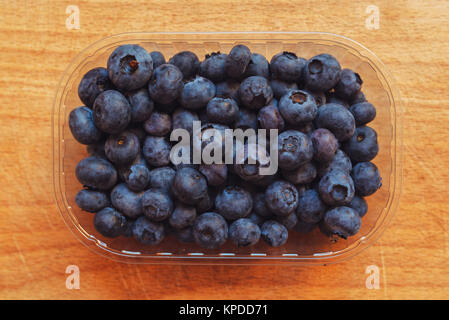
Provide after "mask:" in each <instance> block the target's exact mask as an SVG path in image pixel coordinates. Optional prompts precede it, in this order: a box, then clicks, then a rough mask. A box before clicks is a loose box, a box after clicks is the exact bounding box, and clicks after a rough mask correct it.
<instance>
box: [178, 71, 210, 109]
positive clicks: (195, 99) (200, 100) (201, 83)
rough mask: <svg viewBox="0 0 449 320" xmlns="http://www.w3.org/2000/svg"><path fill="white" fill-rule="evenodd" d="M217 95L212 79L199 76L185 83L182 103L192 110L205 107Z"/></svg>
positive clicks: (181, 97)
mask: <svg viewBox="0 0 449 320" xmlns="http://www.w3.org/2000/svg"><path fill="white" fill-rule="evenodd" d="M214 96H215V85H214V84H213V82H212V81H210V80H208V79H206V78H203V77H201V76H197V77H195V78H194V79H192V80H191V81H189V82H187V83H186V84H185V85H184V89H183V91H182V93H181V96H180V102H181V105H182V106H183V107H184V108H186V109H190V110H197V109H201V108H203V107H205V106H206V105H207V103H208V102H209V101H210V100H211V99H212V98H213V97H214Z"/></svg>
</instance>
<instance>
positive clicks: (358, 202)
mask: <svg viewBox="0 0 449 320" xmlns="http://www.w3.org/2000/svg"><path fill="white" fill-rule="evenodd" d="M348 207H350V208H352V209H354V210H355V211H357V213H358V214H359V216H360V217H363V216H364V215H365V214H366V213H367V212H368V204H367V203H366V200H365V199H364V198H363V197H360V196H354V198H353V199H352V201H351V202H350V203H349V204H348Z"/></svg>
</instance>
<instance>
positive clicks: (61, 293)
mask: <svg viewBox="0 0 449 320" xmlns="http://www.w3.org/2000/svg"><path fill="white" fill-rule="evenodd" d="M296 3H297V4H295V1H292V0H289V1H286V0H281V1H276V2H274V1H246V0H226V1H225V0H220V1H212V0H190V1H171V0H164V1H140V2H139V1H137V0H132V1H118V0H111V1H102V0H96V1H87V0H84V1H83V0H80V1H50V0H41V1H37V0H33V1H31V0H30V1H2V2H1V4H0V70H1V77H0V100H1V101H2V107H1V108H0V134H1V143H0V168H1V170H2V173H1V185H0V298H2V299H30V298H31V299H96V298H100V299H181V298H186V299H206V298H211V299H222V298H224V299H247V298H248V299H259V298H260V299H279V298H282V299H401V298H405V299H414V298H424V299H430V298H439V299H445V298H449V259H448V258H449V236H448V232H449V217H448V210H449V209H448V205H447V202H446V201H448V196H447V194H448V190H449V173H448V169H449V152H448V150H449V148H448V140H449V130H448V129H447V128H448V122H449V107H448V104H449V97H448V94H447V93H448V90H447V85H448V83H449V60H448V54H449V50H448V49H449V25H448V23H447V21H448V19H449V2H447V1H417V0H409V1H379V0H378V1H321V0H320V1H308V2H307V3H305V2H304V1H296ZM69 5H77V6H78V8H79V10H80V29H72V30H69V29H68V28H67V27H66V19H67V17H68V16H69V14H67V13H66V8H67V6H69ZM370 5H376V6H377V7H378V9H379V12H380V19H379V28H378V29H370V28H367V25H366V22H365V20H366V19H367V17H368V16H369V13H367V11H366V10H367V7H368V6H370ZM131 31H326V32H332V33H337V34H341V35H345V36H348V37H350V38H352V39H354V40H356V41H359V42H360V43H362V44H364V45H366V46H367V47H369V48H370V49H371V50H372V51H373V52H374V53H376V54H377V56H378V57H379V58H380V59H381V60H382V61H383V62H384V63H385V64H386V66H387V67H388V68H389V69H390V71H391V72H392V74H393V76H394V77H395V79H396V81H397V83H398V86H399V89H400V92H401V96H402V103H403V109H404V154H405V155H404V161H405V163H404V184H403V190H402V198H401V201H400V205H399V208H398V210H397V213H396V215H395V217H394V219H393V222H392V224H391V225H390V227H389V228H388V229H387V231H386V232H385V233H384V234H383V236H382V237H381V239H380V240H379V241H378V242H377V243H376V244H375V245H373V246H372V247H370V248H369V249H367V250H365V251H364V252H362V253H361V254H360V255H358V256H356V257H355V258H353V259H351V260H349V261H346V262H342V263H339V264H334V265H329V266H326V267H292V266H269V267H267V266H245V267H242V266H166V265H164V266H157V265H156V266H151V265H133V264H122V263H118V262H113V261H111V260H108V259H105V258H103V257H101V256H98V255H96V254H94V253H92V252H91V251H90V250H88V249H86V248H85V247H84V246H82V245H81V244H80V243H79V242H78V240H76V239H75V238H74V236H73V235H72V234H71V232H70V231H69V230H68V228H67V227H66V226H65V224H64V223H63V221H62V219H61V216H60V214H59V212H58V209H57V207H56V204H55V200H54V195H53V186H52V153H51V150H52V133H51V116H50V115H51V109H52V102H53V101H52V100H53V97H54V94H55V90H56V88H57V84H58V81H59V79H60V77H61V75H62V72H63V71H64V70H65V68H66V67H67V66H68V64H69V63H70V61H71V60H72V59H73V58H74V57H75V56H76V54H77V53H78V52H79V51H80V50H82V49H83V48H85V47H86V46H88V45H89V44H91V43H93V42H94V41H97V40H99V39H101V38H103V37H105V36H109V35H112V34H116V33H121V32H131ZM68 265H77V266H78V267H79V270H80V289H79V290H76V289H73V290H69V289H67V288H66V278H67V274H66V273H65V272H66V267H67V266H68ZM370 265H376V266H378V267H379V270H380V287H379V289H367V287H366V279H367V276H368V275H367V274H366V273H365V271H366V268H367V266H370Z"/></svg>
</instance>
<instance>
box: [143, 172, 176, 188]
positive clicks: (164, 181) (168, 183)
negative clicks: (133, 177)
mask: <svg viewBox="0 0 449 320" xmlns="http://www.w3.org/2000/svg"><path fill="white" fill-rule="evenodd" d="M175 174H176V171H175V170H174V169H173V168H170V167H160V168H155V169H153V170H151V171H150V177H149V182H148V186H149V187H150V188H152V189H161V190H162V191H164V192H167V193H171V190H172V184H173V179H174V178H175Z"/></svg>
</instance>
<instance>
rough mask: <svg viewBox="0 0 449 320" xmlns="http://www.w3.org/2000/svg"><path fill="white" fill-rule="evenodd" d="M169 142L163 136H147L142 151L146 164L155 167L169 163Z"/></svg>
mask: <svg viewBox="0 0 449 320" xmlns="http://www.w3.org/2000/svg"><path fill="white" fill-rule="evenodd" d="M170 150H171V147H170V144H169V143H168V141H167V140H166V139H165V138H164V137H155V136H147V137H146V139H145V142H144V144H143V148H142V152H143V156H144V157H145V160H146V161H147V162H148V164H150V165H152V166H155V167H162V166H166V165H168V164H169V163H170Z"/></svg>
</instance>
